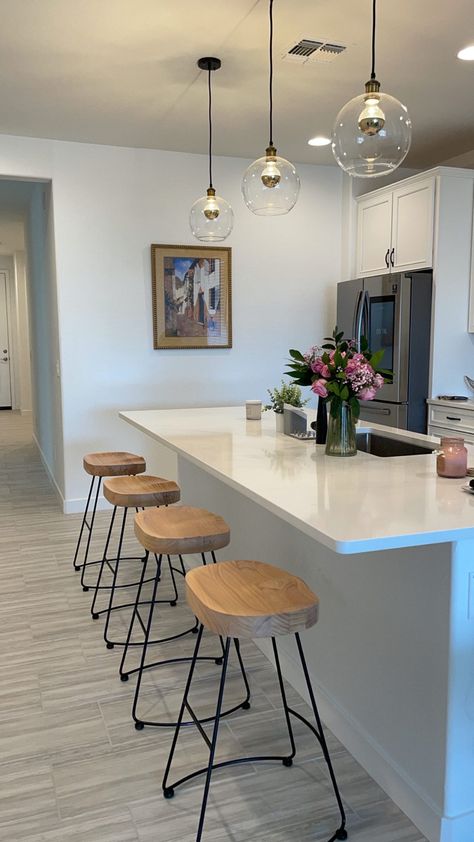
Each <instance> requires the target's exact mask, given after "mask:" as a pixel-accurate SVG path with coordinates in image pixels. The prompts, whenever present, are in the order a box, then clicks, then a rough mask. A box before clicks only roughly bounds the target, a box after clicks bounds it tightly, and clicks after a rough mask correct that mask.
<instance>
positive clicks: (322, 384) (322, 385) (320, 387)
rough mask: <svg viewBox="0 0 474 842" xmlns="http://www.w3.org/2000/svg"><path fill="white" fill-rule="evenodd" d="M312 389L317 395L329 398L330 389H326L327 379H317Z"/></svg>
mask: <svg viewBox="0 0 474 842" xmlns="http://www.w3.org/2000/svg"><path fill="white" fill-rule="evenodd" d="M311 391H312V392H314V394H315V395H319V396H320V397H321V398H327V396H328V390H327V389H326V380H324V379H321V380H315V381H314V383H313V385H312V386H311Z"/></svg>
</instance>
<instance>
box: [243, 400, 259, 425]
mask: <svg viewBox="0 0 474 842" xmlns="http://www.w3.org/2000/svg"><path fill="white" fill-rule="evenodd" d="M245 415H246V418H247V421H260V419H261V417H262V401H245Z"/></svg>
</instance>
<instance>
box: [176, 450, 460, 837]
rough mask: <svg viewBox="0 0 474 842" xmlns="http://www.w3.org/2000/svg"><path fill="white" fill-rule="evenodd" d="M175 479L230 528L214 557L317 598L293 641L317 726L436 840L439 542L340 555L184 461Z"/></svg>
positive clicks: (443, 686)
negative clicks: (279, 574) (311, 689)
mask: <svg viewBox="0 0 474 842" xmlns="http://www.w3.org/2000/svg"><path fill="white" fill-rule="evenodd" d="M178 474H179V482H180V485H181V488H182V499H183V502H185V503H190V504H191V503H192V504H193V505H200V506H204V507H206V508H209V509H211V510H213V511H216V512H218V513H219V514H221V515H222V516H223V517H225V518H226V520H227V521H228V523H229V524H230V526H231V535H232V540H231V545H230V547H229V548H227V549H226V550H222V551H221V552H220V553H219V558H221V559H225V558H254V559H260V560H262V561H266V562H270V563H273V564H277V565H279V566H281V567H284V568H285V569H287V570H289V571H290V572H292V573H295V574H296V575H299V576H301V577H302V578H303V579H305V580H306V582H308V584H309V585H310V586H311V587H312V588H313V589H314V590H315V591H316V592H317V593H318V595H319V597H320V599H321V606H320V620H319V622H318V624H317V625H316V626H315V627H314V628H313V629H311V630H309V631H308V632H306V633H305V634H304V636H303V644H304V647H305V651H306V655H307V659H308V664H309V666H310V670H311V674H312V678H313V680H314V682H315V686H316V687H317V688H319V690H320V701H321V709H322V712H323V716H324V719H325V721H326V722H327V724H328V726H329V727H330V728H331V729H332V730H333V732H334V733H335V734H336V736H337V737H338V738H339V739H341V741H342V742H343V743H344V744H345V745H346V747H347V748H348V749H349V750H350V751H351V752H352V754H353V755H354V756H355V757H356V759H357V760H359V762H360V763H361V764H362V765H363V766H364V767H365V768H366V769H367V771H368V772H369V773H370V774H371V775H372V776H373V777H374V778H375V780H377V781H378V782H379V783H380V785H381V786H382V787H383V788H384V789H385V791H386V792H387V793H388V794H389V795H390V797H391V798H393V800H395V801H396V802H397V803H398V804H399V806H400V807H401V809H402V810H403V811H404V812H405V813H406V814H407V815H408V816H409V817H410V818H411V819H412V820H413V821H414V822H415V823H416V824H417V825H418V826H419V827H420V830H421V831H422V832H423V833H424V834H425V835H426V836H427V837H428V838H429V839H430V840H432V842H439V840H440V839H441V837H440V832H441V830H440V820H441V816H442V814H443V801H444V783H445V779H444V769H445V745H446V712H447V711H446V709H447V681H448V660H449V658H448V656H449V600H450V553H451V545H449V544H441V545H431V546H429V547H416V548H410V549H402V550H389V551H384V552H373V553H364V554H357V555H340V554H337V553H334V552H333V551H331V550H330V549H328V548H326V547H323V546H322V545H321V544H318V543H316V542H315V541H314V540H312V539H311V538H310V537H309V536H306V535H304V534H303V533H302V532H300V531H298V530H297V529H295V528H293V527H292V526H290V525H289V524H288V523H285V522H284V521H282V520H280V519H279V518H278V517H277V516H275V515H274V514H272V513H270V512H268V511H267V510H266V509H264V508H263V507H261V506H259V505H257V504H256V503H255V502H253V501H251V500H249V499H248V498H246V497H245V496H244V495H243V494H239V493H238V492H237V491H235V490H234V489H231V488H230V487H229V486H227V485H226V484H224V483H222V482H220V481H219V480H217V479H215V478H214V477H212V476H210V475H209V474H207V473H206V472H205V471H203V470H201V469H199V468H198V467H196V466H195V465H193V464H192V463H191V462H189V461H188V460H187V459H186V458H185V457H181V456H180V457H179V458H178ZM297 482H298V477H297V475H295V483H297ZM334 517H337V510H335V511H334ZM281 648H282V651H283V663H284V668H285V675H286V678H287V679H288V680H289V681H290V682H291V683H292V684H293V686H295V688H296V689H297V690H298V691H299V692H300V693H301V694H302V695H304V692H303V684H302V682H301V678H300V676H299V674H298V671H297V670H296V658H295V655H296V652H295V647H294V645H293V642H292V641H290V640H289V639H286V638H285V639H282V641H281ZM265 651H266V652H268V651H269V650H268V649H266V650H265Z"/></svg>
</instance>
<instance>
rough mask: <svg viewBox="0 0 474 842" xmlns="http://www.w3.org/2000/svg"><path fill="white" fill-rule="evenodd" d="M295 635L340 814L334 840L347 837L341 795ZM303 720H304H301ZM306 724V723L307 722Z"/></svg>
mask: <svg viewBox="0 0 474 842" xmlns="http://www.w3.org/2000/svg"><path fill="white" fill-rule="evenodd" d="M295 637H296V644H297V646H298V652H299V656H300V660H301V666H302V667H303V673H304V677H305V681H306V687H307V688H308V693H309V698H310V700H311V707H312V708H313V713H314V718H315V720H316V725H317V730H318V732H319V733H318V734H316V736H317V738H318V740H319V743H320V745H321V748H322V750H323V754H324V759H325V761H326V764H327V767H328V770H329V774H330V776H331V782H332V785H333V789H334V794H335V796H336V801H337V806H338V807H339V812H340V814H341V824H340V826H339V828H338V829H337V830H336V832H335V834H334V835H333V836H331V839H329V842H334V840H336V839H337V840H339V839H347V830H346V829H345V826H346V814H345V812H344V807H343V805H342V799H341V795H340V793H339V787H338V785H337V781H336V776H335V774H334V769H333V768H332V762H331V757H330V755H329V749H328V746H327V743H326V737H325V736H324V731H323V726H322V722H321V718H320V716H319V711H318V706H317V704H316V699H315V696H314V692H313V687H312V684H311V679H310V677H309V672H308V667H307V666H306V659H305V656H304V652H303V647H302V645H301V640H300V636H299V634H298V633H296V634H295ZM300 718H301V717H300ZM303 721H304V720H303ZM307 724H308V723H307Z"/></svg>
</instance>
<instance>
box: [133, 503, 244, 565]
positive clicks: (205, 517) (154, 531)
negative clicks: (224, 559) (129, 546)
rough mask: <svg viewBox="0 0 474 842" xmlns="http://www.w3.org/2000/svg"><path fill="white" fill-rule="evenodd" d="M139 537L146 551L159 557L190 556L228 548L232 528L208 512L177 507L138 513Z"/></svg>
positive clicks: (136, 532) (137, 532)
mask: <svg viewBox="0 0 474 842" xmlns="http://www.w3.org/2000/svg"><path fill="white" fill-rule="evenodd" d="M135 535H136V536H137V538H138V540H139V541H140V543H141V544H142V545H143V546H144V547H145V549H146V550H149V551H150V552H152V553H156V554H157V555H158V554H161V555H186V553H208V552H211V551H212V550H220V549H221V548H222V547H227V545H228V543H229V541H230V528H229V526H228V525H227V523H226V522H225V520H224V519H223V518H221V517H220V516H219V515H215V514H213V513H212V512H208V511H207V510H206V509H197V508H194V507H193V506H175V507H174V508H172V509H159V510H158V509H155V510H153V511H147V512H138V514H137V515H136V516H135ZM212 566H213V567H214V566H215V565H212Z"/></svg>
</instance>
